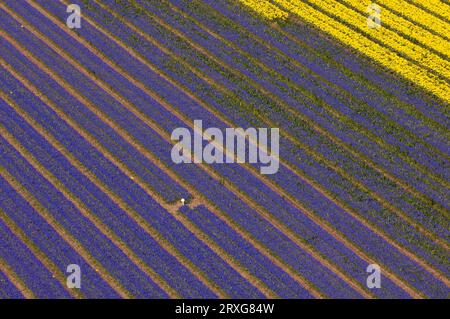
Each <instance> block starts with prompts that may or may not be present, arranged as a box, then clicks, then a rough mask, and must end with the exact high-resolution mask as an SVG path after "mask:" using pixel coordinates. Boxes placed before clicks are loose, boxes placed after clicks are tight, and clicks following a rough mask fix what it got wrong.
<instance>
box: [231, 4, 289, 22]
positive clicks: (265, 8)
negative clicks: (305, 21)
mask: <svg viewBox="0 0 450 319" xmlns="http://www.w3.org/2000/svg"><path fill="white" fill-rule="evenodd" d="M239 1H240V2H241V3H242V4H244V5H246V6H247V7H250V8H251V9H253V10H254V11H256V12H257V13H258V14H260V15H262V16H263V17H265V18H267V19H269V20H273V19H286V18H287V17H288V15H289V14H288V13H287V12H286V11H283V10H281V9H280V8H278V7H277V6H275V5H273V4H271V3H270V2H268V1H265V0H264V1H261V0H239Z"/></svg>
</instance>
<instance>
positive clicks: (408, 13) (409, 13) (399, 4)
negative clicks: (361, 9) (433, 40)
mask: <svg viewBox="0 0 450 319" xmlns="http://www.w3.org/2000/svg"><path fill="white" fill-rule="evenodd" d="M428 1H429V0H425V1H414V2H416V3H420V4H422V5H423V4H424V3H428ZM364 2H366V1H364ZM372 2H374V3H378V4H379V5H381V6H383V7H386V8H389V9H392V10H395V11H397V12H399V13H401V14H402V15H404V16H405V17H406V18H408V19H409V20H411V21H414V22H417V23H418V24H420V25H423V26H425V27H427V28H429V29H431V30H433V31H435V32H437V33H438V34H439V35H441V36H446V37H449V32H450V30H449V26H448V23H446V22H445V21H443V20H442V19H439V18H437V17H435V16H433V15H432V14H430V13H428V12H426V11H424V10H422V9H420V8H418V7H416V6H415V5H413V4H411V3H408V2H407V1H404V0H384V1H379V2H376V1H372ZM430 2H438V3H441V2H440V1H430ZM441 4H442V3H441ZM424 7H425V6H424ZM447 8H449V7H448V6H447ZM435 11H436V10H435ZM439 11H441V15H442V16H449V12H450V11H449V12H445V13H444V12H442V10H439ZM447 18H448V17H447ZM419 27H420V26H419Z"/></svg>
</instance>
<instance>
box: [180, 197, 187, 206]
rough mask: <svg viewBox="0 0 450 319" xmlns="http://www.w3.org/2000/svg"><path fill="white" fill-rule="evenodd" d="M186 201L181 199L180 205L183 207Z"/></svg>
mask: <svg viewBox="0 0 450 319" xmlns="http://www.w3.org/2000/svg"><path fill="white" fill-rule="evenodd" d="M185 201H186V200H185V199H184V198H182V199H181V205H183V206H184V202H185Z"/></svg>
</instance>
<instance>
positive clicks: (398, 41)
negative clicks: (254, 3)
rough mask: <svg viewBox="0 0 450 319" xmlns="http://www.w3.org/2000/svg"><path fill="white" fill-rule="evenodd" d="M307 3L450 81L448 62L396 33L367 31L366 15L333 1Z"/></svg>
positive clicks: (379, 30)
mask: <svg viewBox="0 0 450 319" xmlns="http://www.w3.org/2000/svg"><path fill="white" fill-rule="evenodd" d="M298 2H299V1H298ZM309 2H311V3H313V4H315V5H316V6H317V7H319V8H321V9H323V10H324V11H326V12H329V13H332V14H334V15H335V16H336V17H337V21H345V22H347V23H348V24H350V25H352V26H353V27H354V28H355V29H356V30H361V31H365V32H367V33H369V34H370V35H371V36H372V37H373V38H374V39H376V40H379V41H381V43H383V44H386V45H387V46H389V47H391V48H393V49H394V50H397V51H398V52H400V53H402V54H405V55H406V56H408V57H409V58H411V59H412V60H414V61H416V62H417V63H419V64H420V65H423V66H427V67H429V68H431V69H433V70H434V71H435V72H437V73H438V74H440V75H442V76H444V77H446V78H447V79H450V62H449V61H446V60H444V59H442V58H441V57H439V56H438V55H436V54H433V53H432V52H430V51H429V50H428V49H426V48H423V47H421V46H419V45H416V44H414V43H413V42H411V41H409V40H408V39H405V38H404V37H402V36H400V35H399V34H397V33H396V32H393V31H391V30H389V29H387V28H379V29H369V28H368V27H367V16H368V15H363V14H359V13H358V12H356V11H354V10H352V9H350V8H348V7H346V6H345V5H343V4H341V3H339V2H337V1H334V0H309ZM350 2H352V3H354V4H356V5H357V4H358V3H359V2H360V1H359V0H357V1H355V0H351V1H350ZM366 7H367V6H365V7H364V9H365V8H366ZM381 14H382V18H381V24H383V21H384V18H383V11H382V13H381ZM398 27H400V26H398ZM356 34H358V35H357V36H358V37H363V35H361V34H359V33H356Z"/></svg>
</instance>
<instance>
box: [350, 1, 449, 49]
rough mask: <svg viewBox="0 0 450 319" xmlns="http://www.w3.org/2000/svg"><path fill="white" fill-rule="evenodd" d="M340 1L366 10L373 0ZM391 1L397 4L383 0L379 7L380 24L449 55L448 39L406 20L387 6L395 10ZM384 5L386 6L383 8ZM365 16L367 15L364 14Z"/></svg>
mask: <svg viewBox="0 0 450 319" xmlns="http://www.w3.org/2000/svg"><path fill="white" fill-rule="evenodd" d="M341 2H343V3H345V4H348V5H351V6H352V7H354V8H356V9H358V10H361V11H362V12H366V8H367V7H368V6H369V5H370V4H372V3H373V0H341ZM391 3H395V4H397V3H398V1H383V2H382V5H383V7H380V8H381V24H382V25H386V26H389V27H391V28H392V29H394V30H397V31H400V32H402V33H403V34H406V35H408V36H410V37H411V38H413V39H415V40H417V41H418V42H419V43H421V44H423V45H424V46H426V47H429V48H432V49H434V50H436V51H437V52H440V53H442V54H444V55H446V56H450V41H448V40H445V39H444V38H443V37H441V36H438V35H435V34H433V33H431V32H429V31H427V30H425V29H423V28H421V27H420V26H419V25H417V24H415V23H412V22H411V21H409V20H406V19H404V18H402V17H400V16H398V15H396V14H395V13H393V12H392V11H391V10H389V9H388V8H392V9H393V10H396V8H395V7H396V6H397V5H394V6H390V4H391ZM384 7H386V8H384ZM365 17H367V15H365Z"/></svg>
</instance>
